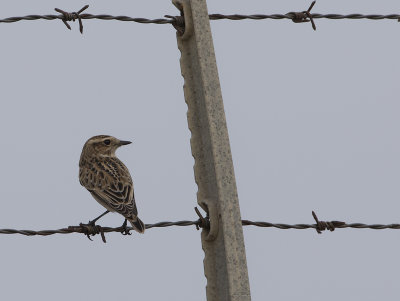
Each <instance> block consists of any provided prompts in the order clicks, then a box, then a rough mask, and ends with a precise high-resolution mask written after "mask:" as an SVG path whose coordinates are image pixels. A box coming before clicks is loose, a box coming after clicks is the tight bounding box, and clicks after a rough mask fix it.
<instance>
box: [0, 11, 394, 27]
mask: <svg viewBox="0 0 400 301" xmlns="http://www.w3.org/2000/svg"><path fill="white" fill-rule="evenodd" d="M311 16H312V17H313V18H314V19H322V18H325V19H331V20H339V19H356V20H359V19H368V20H384V19H387V20H399V19H400V14H390V15H377V14H372V15H363V14H348V15H340V14H311ZM177 17H178V16H177ZM209 17H210V20H223V19H226V20H232V21H238V20H245V19H250V20H263V19H272V20H280V19H290V20H292V19H293V14H292V13H287V14H272V15H263V14H254V15H240V14H234V15H223V14H211V15H209ZM80 18H81V19H99V20H117V21H125V22H136V23H142V24H172V23H173V22H174V20H171V19H166V18H158V19H146V18H133V17H128V16H112V15H106V14H102V15H92V14H81V15H80ZM63 19H64V16H63V15H28V16H23V17H9V18H5V19H0V23H14V22H18V21H23V20H26V21H33V20H63Z"/></svg>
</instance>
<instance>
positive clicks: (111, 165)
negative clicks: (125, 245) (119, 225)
mask: <svg viewBox="0 0 400 301" xmlns="http://www.w3.org/2000/svg"><path fill="white" fill-rule="evenodd" d="M130 143H131V142H130V141H123V140H119V139H117V138H114V137H112V136H107V135H99V136H94V137H92V138H90V139H89V140H88V141H86V143H85V145H84V146H83V149H82V154H81V158H80V160H79V182H80V183H81V185H82V186H83V187H85V188H86V189H87V190H89V192H90V193H91V194H92V196H93V197H94V198H95V200H96V201H97V202H99V203H100V204H101V205H102V206H104V207H105V208H106V209H107V211H106V212H104V213H103V214H102V215H100V216H99V217H98V218H96V219H94V220H93V221H92V222H91V223H93V224H94V222H95V221H97V220H98V219H99V218H100V217H102V216H103V215H105V214H107V213H108V212H110V211H111V212H118V213H119V214H121V215H123V216H124V217H125V222H124V226H126V221H127V220H128V221H129V222H130V223H131V225H132V227H133V228H134V229H135V230H136V231H137V232H139V233H143V232H144V230H145V225H144V223H143V222H142V221H141V220H140V219H139V217H138V216H137V215H138V211H137V208H136V203H135V197H134V193H133V182H132V178H131V175H130V174H129V170H128V168H127V167H126V166H125V165H124V163H122V162H121V160H119V159H118V158H117V157H116V156H115V151H116V150H117V148H119V147H120V146H122V145H127V144H130Z"/></svg>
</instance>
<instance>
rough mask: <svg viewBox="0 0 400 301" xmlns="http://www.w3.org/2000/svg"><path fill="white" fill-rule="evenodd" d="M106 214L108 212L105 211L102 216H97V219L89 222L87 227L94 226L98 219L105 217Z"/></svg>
mask: <svg viewBox="0 0 400 301" xmlns="http://www.w3.org/2000/svg"><path fill="white" fill-rule="evenodd" d="M108 212H110V211H108V210H107V211H106V212H104V213H103V214H101V215H99V216H98V217H96V218H95V219H94V220H92V221H89V225H92V226H94V224H95V223H96V222H97V221H98V220H99V219H100V218H102V217H103V216H104V215H106V214H107V213H108Z"/></svg>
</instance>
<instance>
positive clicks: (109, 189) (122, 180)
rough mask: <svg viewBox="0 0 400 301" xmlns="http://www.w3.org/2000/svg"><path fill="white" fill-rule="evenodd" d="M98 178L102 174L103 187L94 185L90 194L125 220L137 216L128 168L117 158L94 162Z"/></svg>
mask: <svg viewBox="0 0 400 301" xmlns="http://www.w3.org/2000/svg"><path fill="white" fill-rule="evenodd" d="M95 164H96V167H97V168H96V169H97V170H98V175H97V176H98V177H101V176H100V174H101V173H102V174H103V177H102V178H104V181H102V184H103V185H94V187H93V188H92V187H91V189H89V191H90V193H91V194H92V195H93V196H94V197H95V199H96V200H98V201H99V202H100V203H102V204H103V206H105V207H106V208H108V209H111V211H116V212H118V213H120V214H122V215H123V216H125V217H126V218H132V217H136V216H137V208H136V204H135V197H134V193H133V183H132V178H131V176H130V174H129V171H128V168H127V167H126V166H125V165H124V164H123V163H122V162H121V161H120V160H119V159H117V158H104V159H103V160H101V161H97V162H95Z"/></svg>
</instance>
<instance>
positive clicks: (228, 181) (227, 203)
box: [173, 0, 250, 301]
mask: <svg viewBox="0 0 400 301" xmlns="http://www.w3.org/2000/svg"><path fill="white" fill-rule="evenodd" d="M173 3H174V5H175V6H176V7H177V8H178V9H179V10H180V11H181V14H183V17H184V20H185V28H184V33H183V34H182V33H180V32H179V31H178V33H177V40H178V48H179V50H180V51H181V60H180V62H181V72H182V76H183V78H184V94H185V100H186V103H187V105H188V113H187V117H188V124H189V129H190V131H191V133H192V137H191V141H190V142H191V147H192V154H193V157H194V160H195V164H194V173H195V180H196V183H197V185H198V192H197V201H198V203H199V205H200V206H201V207H202V208H203V209H204V210H205V211H206V212H207V213H208V215H209V217H210V230H203V232H202V235H201V241H202V246H203V250H204V254H205V257H204V274H205V276H206V278H207V300H208V301H250V287H249V279H248V273H247V263H246V254H245V247H244V240H243V229H242V223H241V216H240V209H239V200H238V196H237V191H236V181H235V174H234V170H233V163H232V155H231V150H230V145H229V136H228V129H227V126H226V120H225V112H224V106H223V101H222V95H221V88H220V83H219V78H218V70H217V64H216V59H215V53H214V46H213V42H212V36H211V29H210V21H209V18H208V11H207V4H206V1H205V0H173Z"/></svg>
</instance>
